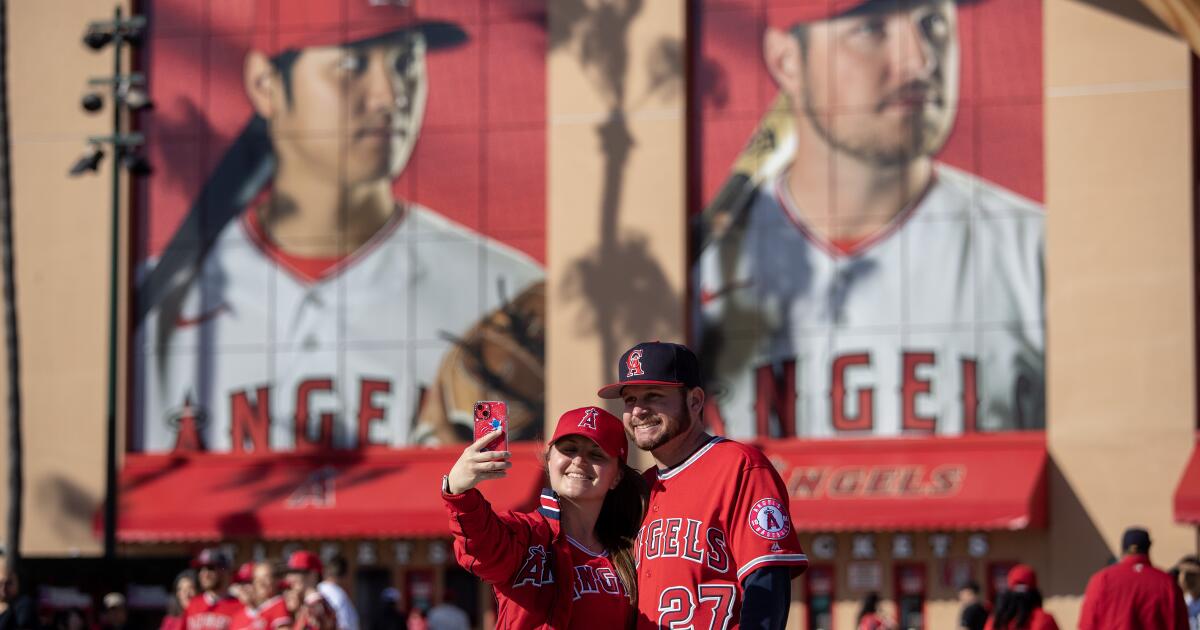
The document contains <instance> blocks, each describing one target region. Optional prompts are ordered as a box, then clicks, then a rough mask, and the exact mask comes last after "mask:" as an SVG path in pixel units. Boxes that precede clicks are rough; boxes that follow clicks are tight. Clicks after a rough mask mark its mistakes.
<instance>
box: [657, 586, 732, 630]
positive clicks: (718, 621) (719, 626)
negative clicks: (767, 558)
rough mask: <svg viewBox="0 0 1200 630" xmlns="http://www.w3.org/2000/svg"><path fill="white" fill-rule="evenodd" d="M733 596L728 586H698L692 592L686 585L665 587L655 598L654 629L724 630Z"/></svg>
mask: <svg viewBox="0 0 1200 630" xmlns="http://www.w3.org/2000/svg"><path fill="white" fill-rule="evenodd" d="M697 593H698V594H699V596H697ZM736 596H737V591H736V589H735V587H734V586H733V585H732V584H701V585H699V586H698V587H697V589H696V592H695V593H693V592H692V589H690V588H688V587H686V586H672V587H670V588H665V589H663V592H662V593H660V594H659V596H658V627H659V628H665V629H666V630H726V628H728V627H729V620H730V619H731V618H733V600H734V597H736ZM705 622H707V624H706V623H705Z"/></svg>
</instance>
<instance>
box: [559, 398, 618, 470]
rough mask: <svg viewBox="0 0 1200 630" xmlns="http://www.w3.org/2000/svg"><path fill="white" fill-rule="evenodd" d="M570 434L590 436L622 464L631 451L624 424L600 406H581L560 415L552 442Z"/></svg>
mask: <svg viewBox="0 0 1200 630" xmlns="http://www.w3.org/2000/svg"><path fill="white" fill-rule="evenodd" d="M568 435H582V436H583V437H585V438H588V439H589V440H591V441H593V442H595V443H596V444H599V445H600V448H602V449H604V452H605V453H608V454H609V455H611V456H612V457H615V458H617V460H618V461H620V462H621V463H622V464H624V463H625V457H626V455H628V453H629V442H628V441H627V440H626V439H625V427H624V425H622V424H621V421H620V420H619V419H618V418H617V417H616V416H614V415H612V414H611V413H608V412H607V411H605V410H603V409H601V408H599V407H580V408H578V409H572V410H570V411H568V412H566V413H564V414H563V415H561V416H559V418H558V426H557V427H555V428H554V437H552V438H550V444H554V443H555V442H557V441H559V440H560V439H562V438H565V437H567V436H568Z"/></svg>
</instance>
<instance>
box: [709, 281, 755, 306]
mask: <svg viewBox="0 0 1200 630" xmlns="http://www.w3.org/2000/svg"><path fill="white" fill-rule="evenodd" d="M753 284H754V281H753V280H739V281H737V282H731V283H729V284H727V285H725V286H723V287H721V288H720V289H717V290H716V291H708V290H706V289H701V290H700V303H701V304H708V303H709V302H712V301H713V300H715V299H717V298H719V297H723V296H725V295H727V294H729V293H733V292H734V291H737V290H738V289H745V288H748V287H750V286H751V285H753Z"/></svg>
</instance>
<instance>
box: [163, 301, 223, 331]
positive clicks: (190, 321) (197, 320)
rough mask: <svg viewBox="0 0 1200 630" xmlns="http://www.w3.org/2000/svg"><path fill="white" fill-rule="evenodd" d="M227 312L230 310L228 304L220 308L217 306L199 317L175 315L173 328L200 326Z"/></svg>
mask: <svg viewBox="0 0 1200 630" xmlns="http://www.w3.org/2000/svg"><path fill="white" fill-rule="evenodd" d="M229 310H230V308H229V305H228V304H221V305H220V306H218V307H216V308H214V309H212V310H209V311H205V312H203V313H200V314H199V315H197V316H195V317H184V316H183V315H182V314H180V315H176V316H175V327H176V328H187V327H189V326H195V325H197V324H202V323H204V322H206V321H208V320H210V319H212V318H214V317H216V316H218V315H220V314H221V313H224V312H227V311H229Z"/></svg>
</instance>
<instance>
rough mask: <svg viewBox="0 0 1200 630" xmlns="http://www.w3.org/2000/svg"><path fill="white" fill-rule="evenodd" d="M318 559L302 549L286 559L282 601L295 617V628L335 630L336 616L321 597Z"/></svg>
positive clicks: (319, 562) (319, 560)
mask: <svg viewBox="0 0 1200 630" xmlns="http://www.w3.org/2000/svg"><path fill="white" fill-rule="evenodd" d="M321 569H322V567H321V559H320V558H318V557H317V554H315V553H313V552H311V551H305V550H303V549H301V550H299V551H293V552H292V555H291V556H289V557H288V561H287V584H288V588H287V591H285V592H284V600H285V601H286V603H287V609H288V611H289V612H290V613H291V615H292V618H293V619H295V625H294V626H293V628H294V629H295V630H336V628H337V615H336V614H334V612H333V608H332V607H331V606H330V605H329V602H327V601H325V598H324V597H321V593H320V592H319V591H318V590H317V584H320V583H321Z"/></svg>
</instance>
